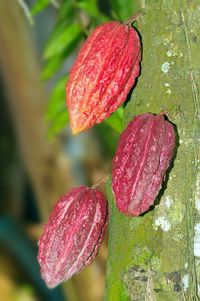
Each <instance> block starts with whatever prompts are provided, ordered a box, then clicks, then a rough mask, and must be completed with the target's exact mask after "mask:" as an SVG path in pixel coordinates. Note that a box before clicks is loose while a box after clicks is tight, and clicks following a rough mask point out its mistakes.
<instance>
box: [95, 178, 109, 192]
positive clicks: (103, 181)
mask: <svg viewBox="0 0 200 301" xmlns="http://www.w3.org/2000/svg"><path fill="white" fill-rule="evenodd" d="M108 178H109V175H105V176H103V177H102V178H100V179H99V180H98V181H97V182H96V183H95V184H93V185H92V186H91V189H96V188H97V187H99V186H100V185H101V184H105V182H106V180H107V179H108Z"/></svg>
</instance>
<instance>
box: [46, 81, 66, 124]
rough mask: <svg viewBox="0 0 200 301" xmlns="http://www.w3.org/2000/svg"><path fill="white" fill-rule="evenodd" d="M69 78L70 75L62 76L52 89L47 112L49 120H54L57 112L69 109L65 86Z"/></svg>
mask: <svg viewBox="0 0 200 301" xmlns="http://www.w3.org/2000/svg"><path fill="white" fill-rule="evenodd" d="M67 79H68V76H64V77H62V78H61V79H60V80H59V81H58V82H57V84H56V86H55V88H54V89H53V91H52V94H51V96H50V100H49V103H48V108H47V113H46V118H47V120H53V119H54V118H55V117H56V116H57V114H59V113H61V112H64V111H66V110H67V109H66V103H65V98H66V97H65V86H66V82H67Z"/></svg>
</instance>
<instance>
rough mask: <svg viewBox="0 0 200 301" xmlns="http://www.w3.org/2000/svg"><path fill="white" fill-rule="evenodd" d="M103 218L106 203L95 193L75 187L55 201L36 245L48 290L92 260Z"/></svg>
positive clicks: (104, 218)
mask: <svg viewBox="0 0 200 301" xmlns="http://www.w3.org/2000/svg"><path fill="white" fill-rule="evenodd" d="M107 215H108V213H107V201H106V199H105V197H104V195H103V194H102V193H101V192H100V191H98V190H97V189H90V188H88V187H85V186H80V187H76V188H73V189H72V190H71V191H70V192H69V193H67V194H66V195H64V196H62V197H61V198H60V199H59V200H58V202H57V203H56V204H55V206H54V208H53V211H52V213H51V215H50V217H49V220H48V222H47V224H46V226H45V228H44V231H43V234H42V235H41V237H40V239H39V242H38V247H39V250H38V261H39V264H40V267H41V275H42V278H43V279H44V280H45V283H46V285H47V286H48V287H49V288H53V287H55V286H57V285H58V284H60V283H61V282H63V281H64V280H67V279H69V278H70V277H71V276H73V275H74V274H75V273H78V272H80V271H81V270H82V269H83V268H84V267H85V266H86V265H89V264H90V263H91V262H92V261H93V260H94V258H95V256H96V254H97V252H98V250H99V247H100V244H101V242H102V240H103V235H104V231H105V226H106V224H107Z"/></svg>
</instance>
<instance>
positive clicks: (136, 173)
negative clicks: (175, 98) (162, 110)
mask: <svg viewBox="0 0 200 301" xmlns="http://www.w3.org/2000/svg"><path fill="white" fill-rule="evenodd" d="M175 140H176V139H175V132H174V128H173V126H172V124H170V123H169V122H168V121H167V120H165V119H164V116H163V115H162V114H159V115H153V114H142V115H138V116H136V117H135V118H134V119H133V120H132V121H131V122H130V123H129V125H128V127H127V128H126V129H125V131H124V132H123V133H122V135H121V137H120V140H119V145H118V148H117V151H116V154H115V157H114V160H113V170H112V189H113V193H114V196H115V202H116V205H117V208H118V209H119V210H120V211H121V212H123V213H125V214H126V215H131V216H137V215H139V214H141V213H143V212H145V211H147V210H148V209H149V207H150V206H151V205H152V204H153V203H154V200H155V198H156V196H157V194H158V192H159V190H160V188H161V185H162V181H163V179H164V177H165V173H166V170H167V169H168V167H169V165H170V162H171V160H172V157H173V154H174V148H175Z"/></svg>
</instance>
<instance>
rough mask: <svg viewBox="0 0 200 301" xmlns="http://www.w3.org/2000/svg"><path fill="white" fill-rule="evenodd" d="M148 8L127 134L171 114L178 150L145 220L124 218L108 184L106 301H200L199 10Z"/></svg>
mask: <svg viewBox="0 0 200 301" xmlns="http://www.w3.org/2000/svg"><path fill="white" fill-rule="evenodd" d="M141 2H142V9H143V13H144V14H141V15H140V17H139V20H138V28H139V31H140V34H141V37H142V44H143V59H142V62H141V75H140V77H139V79H138V82H137V85H136V88H135V89H134V90H133V93H132V97H131V100H130V101H129V103H128V104H127V106H126V110H125V118H124V127H125V126H126V125H127V124H128V122H129V121H130V120H131V119H132V118H133V116H134V115H137V114H141V113H145V112H151V113H159V112H160V111H162V110H164V111H165V112H166V114H167V116H168V119H169V120H170V121H171V122H172V123H173V124H174V125H175V128H176V130H177V151H176V156H175V158H174V161H173V164H172V166H171V169H170V171H169V173H168V176H167V179H166V181H165V184H164V187H163V189H162V191H161V193H160V194H159V196H158V198H157V200H156V205H155V206H154V207H153V208H152V210H151V211H149V212H148V213H146V214H144V215H143V216H139V217H126V216H124V215H122V214H121V213H119V212H118V210H117V209H116V206H115V204H114V200H113V195H112V191H111V188H110V187H111V186H110V183H108V196H109V204H110V220H109V257H108V265H107V287H106V294H105V300H106V301H130V300H135V301H140V300H141V301H144V300H149V301H156V300H162V301H165V300H166V301H167V300H169V301H172V300H200V161H199V160H200V151H199V150H200V149H199V146H200V98H199V84H200V54H199V53H200V36H199V32H200V3H199V0H196V1H189V0H188V1H186V0H183V1H178V0H176V1H175V0H174V1H173V0H162V1H155V0H149V1H141Z"/></svg>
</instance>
